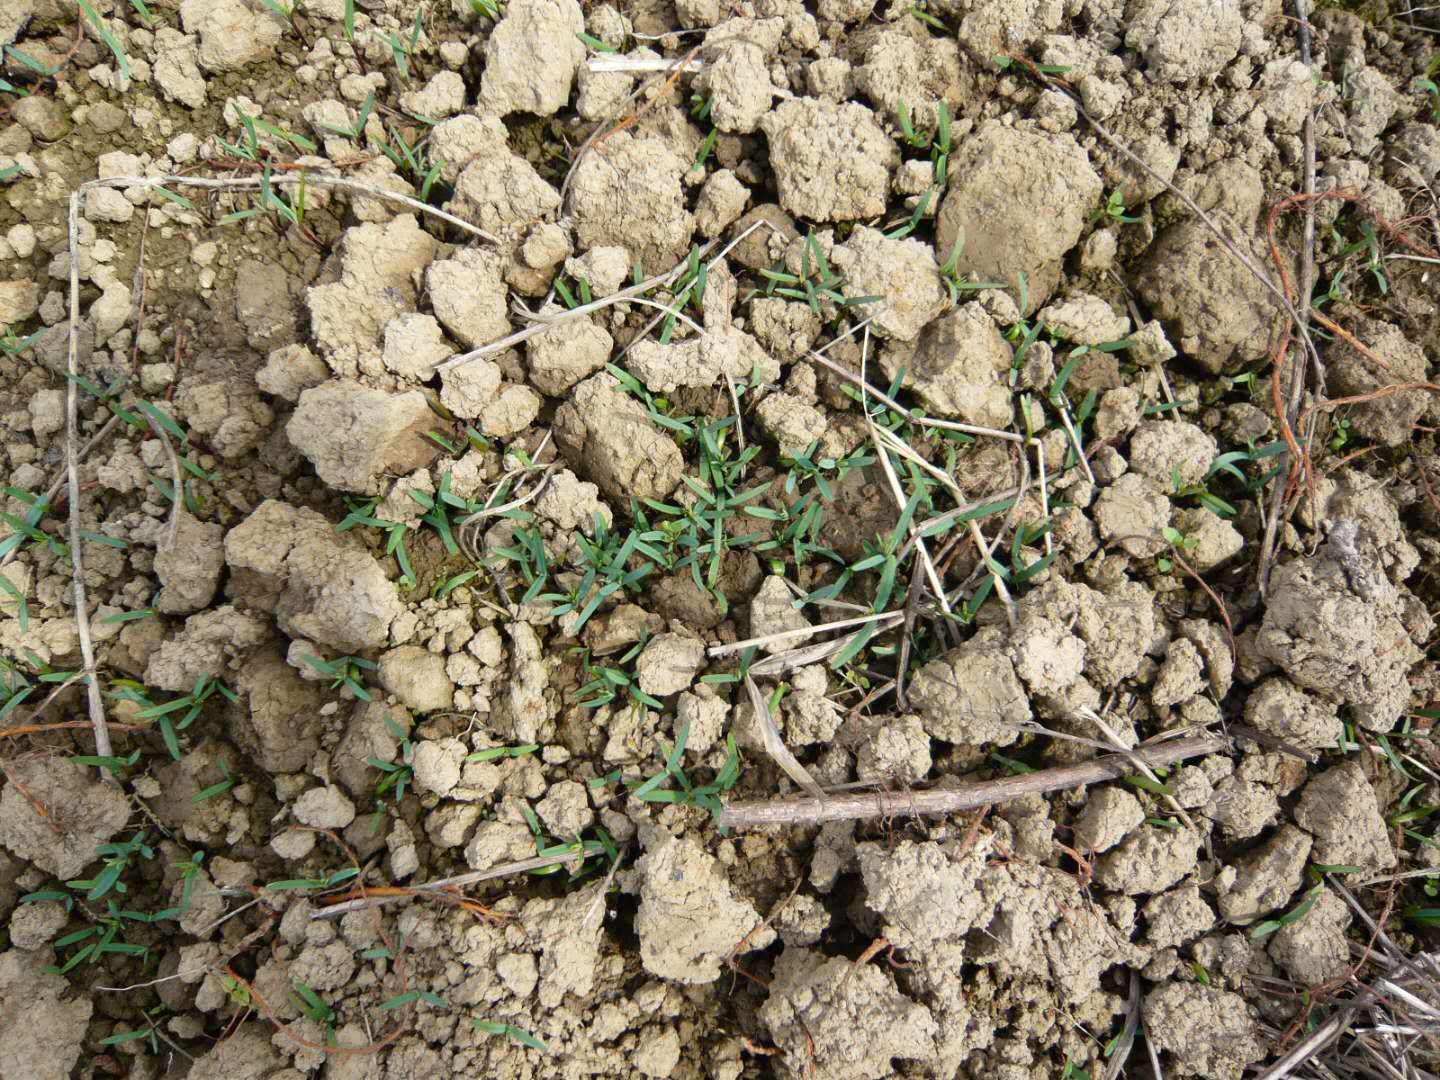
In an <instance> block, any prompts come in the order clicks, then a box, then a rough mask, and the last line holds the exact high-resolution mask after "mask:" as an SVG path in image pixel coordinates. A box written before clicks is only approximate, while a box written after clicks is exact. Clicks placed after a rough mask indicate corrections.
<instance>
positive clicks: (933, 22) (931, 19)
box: [905, 6, 950, 34]
mask: <svg viewBox="0 0 1440 1080" xmlns="http://www.w3.org/2000/svg"><path fill="white" fill-rule="evenodd" d="M905 14H907V15H913V16H914V17H915V18H917V19H919V20H920V21H921V22H923V23H924V24H925V25H926V26H929V27H931V28H933V29H935V30H939V31H940V33H942V34H948V33H949V32H950V30H949V28H948V27H946V25H945V24H944V23H943V22H941V21H940V20H939V19H937V18H936V17H935V16H934V15H931V14H930V13H929V12H928V11H926V10H925V9H924V8H922V7H919V6H916V7H911V8H907V9H906V11H905Z"/></svg>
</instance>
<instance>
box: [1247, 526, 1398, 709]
mask: <svg viewBox="0 0 1440 1080" xmlns="http://www.w3.org/2000/svg"><path fill="white" fill-rule="evenodd" d="M1403 613H1404V605H1403V601H1402V598H1401V594H1400V591H1399V590H1398V589H1397V588H1396V587H1395V586H1394V585H1391V584H1390V581H1389V579H1388V578H1386V576H1385V574H1384V571H1383V570H1382V569H1381V568H1380V565H1379V561H1378V559H1377V558H1376V557H1375V554H1374V549H1373V546H1372V545H1371V544H1370V543H1369V540H1368V537H1366V536H1365V535H1364V534H1363V533H1361V532H1360V531H1359V529H1358V528H1357V527H1356V526H1355V524H1354V523H1353V522H1348V521H1338V522H1335V523H1334V524H1332V525H1331V527H1330V536H1329V538H1328V540H1327V541H1326V542H1325V543H1324V544H1323V545H1321V547H1320V549H1319V550H1318V551H1317V552H1316V553H1315V556H1314V557H1313V558H1306V557H1304V556H1301V557H1298V558H1295V559H1292V560H1291V561H1290V562H1288V563H1285V564H1284V565H1283V566H1279V567H1277V568H1276V569H1275V571H1274V572H1273V573H1272V574H1271V576H1270V591H1269V604H1268V605H1267V606H1266V608H1265V620H1264V622H1263V623H1262V624H1261V627H1260V631H1259V633H1258V634H1257V635H1256V638H1255V646H1256V651H1257V652H1259V654H1260V655H1261V656H1262V657H1264V658H1265V659H1267V660H1270V661H1272V662H1273V663H1275V664H1277V665H1278V666H1279V667H1280V668H1281V669H1282V670H1283V671H1284V672H1285V674H1286V675H1288V676H1289V677H1290V679H1291V680H1292V681H1293V682H1295V683H1297V684H1298V685H1300V686H1302V687H1304V688H1305V689H1307V690H1314V691H1316V692H1317V693H1320V694H1323V695H1325V696H1326V697H1329V698H1331V699H1333V700H1336V701H1338V702H1340V703H1342V704H1345V705H1349V706H1350V710H1351V713H1352V714H1353V716H1354V717H1355V719H1356V720H1357V721H1358V722H1359V723H1360V725H1361V726H1362V727H1364V728H1366V729H1367V730H1370V731H1381V732H1383V731H1389V730H1390V729H1391V728H1392V727H1394V726H1395V724H1396V722H1397V721H1398V720H1399V719H1400V715H1401V713H1402V712H1403V711H1404V709H1405V706H1406V704H1407V702H1408V701H1409V698H1410V684H1409V681H1408V675H1409V672H1410V669H1411V668H1412V667H1413V666H1414V665H1415V664H1416V663H1417V662H1419V660H1420V659H1421V653H1420V650H1419V649H1418V648H1417V647H1416V646H1415V644H1414V643H1413V642H1412V641H1411V640H1410V635H1409V633H1408V632H1407V630H1406V628H1405V623H1404V621H1403V619H1402V615H1403Z"/></svg>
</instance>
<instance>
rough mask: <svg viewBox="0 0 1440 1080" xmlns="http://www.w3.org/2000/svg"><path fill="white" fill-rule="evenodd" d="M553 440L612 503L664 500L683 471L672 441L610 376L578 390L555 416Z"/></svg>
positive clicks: (594, 379)
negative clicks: (615, 501) (554, 439)
mask: <svg viewBox="0 0 1440 1080" xmlns="http://www.w3.org/2000/svg"><path fill="white" fill-rule="evenodd" d="M555 438H556V441H557V442H558V443H559V444H560V447H561V449H562V450H563V451H564V452H565V453H566V456H567V457H568V458H569V459H570V461H571V462H572V464H573V465H574V466H575V468H576V469H577V470H578V471H580V472H581V473H583V474H585V475H588V476H589V478H590V479H591V480H593V481H595V483H596V484H598V485H599V487H600V490H601V491H603V492H604V493H605V494H606V495H607V496H609V497H610V498H613V499H621V500H626V499H629V498H630V497H631V496H632V495H633V496H636V497H638V498H649V499H663V498H664V497H665V496H666V495H669V494H670V492H672V491H674V490H675V485H676V484H678V483H679V482H680V474H681V473H682V472H683V471H684V458H683V457H681V454H680V448H679V447H677V446H676V445H675V442H674V440H672V439H670V438H668V437H667V436H666V435H665V434H664V433H663V432H662V431H661V430H660V429H659V427H657V426H656V425H655V424H654V422H653V421H651V419H650V415H649V413H648V411H647V410H646V408H645V406H644V405H642V404H641V403H640V402H639V401H637V400H636V399H635V398H633V397H631V396H630V395H628V394H626V393H625V392H624V391H623V390H622V389H621V388H620V382H619V380H618V379H616V378H615V376H613V375H611V374H609V373H608V372H600V373H599V374H596V375H592V376H591V377H590V378H588V379H586V380H585V381H584V382H582V383H580V384H579V385H578V386H576V387H575V389H574V391H573V392H572V394H571V397H570V400H569V401H567V402H565V404H563V405H561V406H560V408H559V410H558V411H557V412H556V414H555Z"/></svg>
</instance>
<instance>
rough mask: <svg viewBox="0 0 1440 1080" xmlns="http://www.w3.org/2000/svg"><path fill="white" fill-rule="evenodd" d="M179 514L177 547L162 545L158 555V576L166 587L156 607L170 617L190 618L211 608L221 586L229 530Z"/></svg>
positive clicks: (185, 512)
mask: <svg viewBox="0 0 1440 1080" xmlns="http://www.w3.org/2000/svg"><path fill="white" fill-rule="evenodd" d="M177 514H178V516H179V519H178V522H177V527H176V530H175V543H174V545H173V546H170V545H167V544H165V543H162V544H161V545H160V546H159V548H158V549H157V550H156V552H155V576H156V577H158V578H159V579H160V584H161V586H162V587H161V589H160V594H159V595H158V596H157V597H156V598H155V607H156V609H157V610H159V611H163V612H165V613H166V614H168V615H189V614H191V613H193V612H196V611H199V610H200V609H201V608H205V607H208V606H209V605H210V601H211V600H213V599H214V598H215V590H216V589H217V588H219V586H220V571H221V570H223V569H224V568H225V541H224V538H225V528H224V526H222V525H217V524H215V523H213V522H204V521H197V520H196V519H195V518H194V517H192V516H191V515H190V513H189V511H187V510H183V509H182V510H178V511H177Z"/></svg>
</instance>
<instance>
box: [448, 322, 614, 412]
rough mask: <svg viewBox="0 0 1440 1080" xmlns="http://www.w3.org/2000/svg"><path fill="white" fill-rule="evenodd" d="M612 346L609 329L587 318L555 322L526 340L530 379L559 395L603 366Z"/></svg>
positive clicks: (550, 392) (539, 386)
mask: <svg viewBox="0 0 1440 1080" xmlns="http://www.w3.org/2000/svg"><path fill="white" fill-rule="evenodd" d="M614 346H615V341H614V339H613V338H611V336H610V334H609V332H608V331H607V330H605V328H604V327H602V326H597V325H596V324H595V323H593V322H591V321H590V320H589V319H567V320H566V321H565V322H562V323H557V324H556V325H555V326H552V327H550V328H549V329H547V330H545V331H543V332H541V333H539V334H536V335H535V336H534V337H532V338H531V339H530V340H529V341H527V342H526V343H525V351H526V359H527V361H528V366H529V368H530V381H531V382H532V383H534V385H535V388H536V389H537V390H539V391H540V392H541V393H542V394H548V395H550V396H551V397H560V396H562V395H563V394H564V393H565V392H566V391H567V390H569V389H570V388H571V387H572V386H574V385H575V384H576V383H578V382H579V381H580V380H581V379H584V378H586V377H587V376H590V375H593V374H595V372H597V371H599V370H600V369H601V368H603V367H604V366H605V364H606V362H607V361H608V360H609V359H610V350H611V349H613V348H614ZM636 347H637V348H638V347H639V343H637V346H636ZM632 351H633V350H632ZM461 370H463V368H462V369H461Z"/></svg>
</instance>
